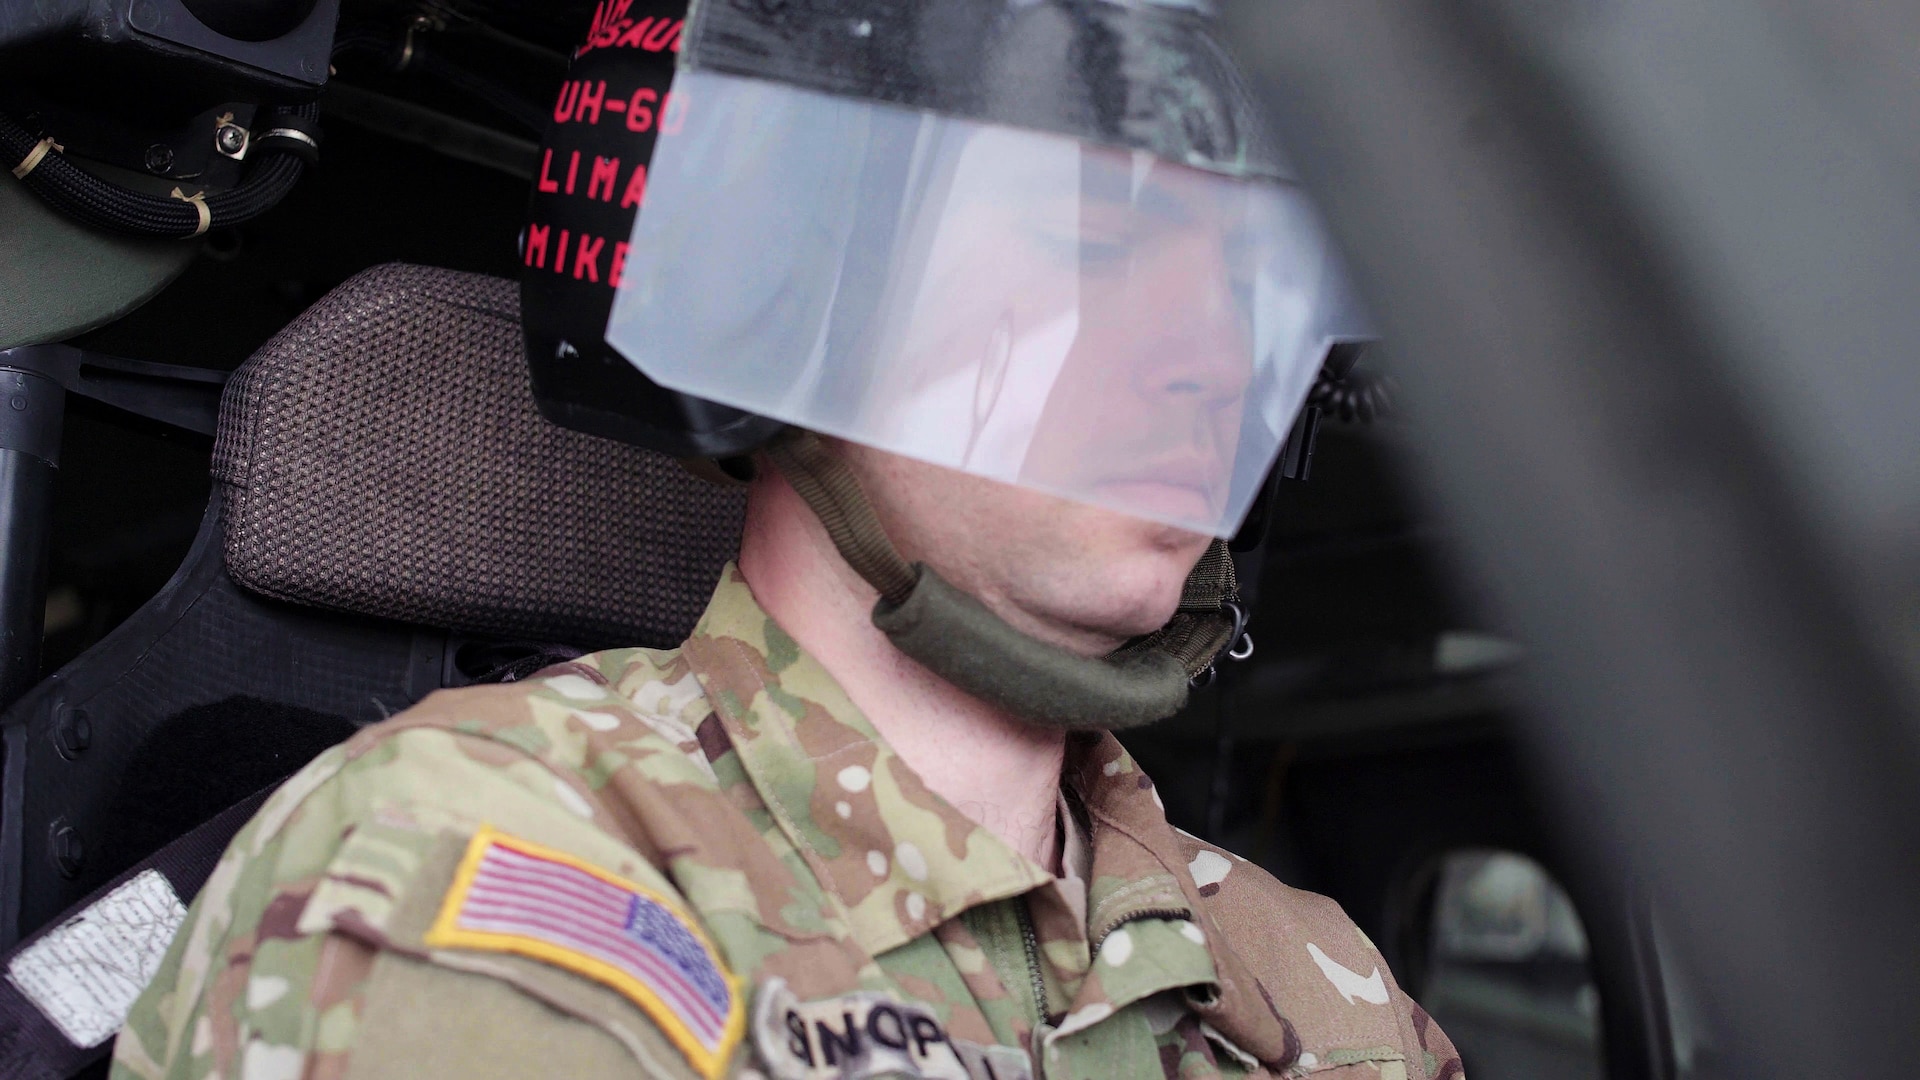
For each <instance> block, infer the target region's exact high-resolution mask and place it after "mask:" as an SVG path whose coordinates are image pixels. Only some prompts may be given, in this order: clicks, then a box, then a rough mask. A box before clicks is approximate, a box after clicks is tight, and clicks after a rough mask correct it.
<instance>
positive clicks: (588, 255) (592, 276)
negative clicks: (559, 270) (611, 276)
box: [573, 233, 607, 281]
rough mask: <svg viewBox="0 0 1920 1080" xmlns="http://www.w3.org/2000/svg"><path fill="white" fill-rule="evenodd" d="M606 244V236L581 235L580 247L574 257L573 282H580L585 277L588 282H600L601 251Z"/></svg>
mask: <svg viewBox="0 0 1920 1080" xmlns="http://www.w3.org/2000/svg"><path fill="white" fill-rule="evenodd" d="M606 242H607V238H606V237H604V236H589V235H588V234H586V233H581V234H580V246H579V247H578V248H577V249H575V251H574V255H573V280H575V281H579V280H581V278H582V277H583V276H584V277H585V279H586V280H588V281H599V280H600V249H601V248H602V247H604V246H605V245H606ZM583 271H584V275H583V273H582V272H583Z"/></svg>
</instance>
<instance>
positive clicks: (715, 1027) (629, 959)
mask: <svg viewBox="0 0 1920 1080" xmlns="http://www.w3.org/2000/svg"><path fill="white" fill-rule="evenodd" d="M425 942H426V944H427V946H428V947H430V948H436V949H482V950H486V951H490V952H506V953H515V954H518V955H520V956H526V957H530V958H532V959H535V960H541V961H544V962H546V963H549V964H553V965H555V966H557V967H562V968H565V969H567V970H568V971H572V972H574V973H575V974H578V975H583V976H586V977H587V978H589V979H592V980H594V981H595V982H598V983H601V984H602V985H605V986H607V987H610V988H611V989H613V990H615V991H618V992H619V993H620V994H622V995H623V996H625V997H626V998H628V999H629V1000H631V1001H632V1002H633V1003H634V1004H636V1005H638V1006H640V1008H641V1009H643V1010H645V1012H646V1013H647V1015H648V1016H649V1017H651V1018H652V1019H653V1022H654V1023H655V1024H656V1025H658V1026H659V1028H660V1030H661V1031H662V1032H663V1033H664V1034H665V1035H666V1036H667V1037H668V1038H669V1039H670V1040H672V1042H673V1044H674V1045H675V1046H676V1047H678V1048H679V1049H680V1052H681V1053H683V1054H685V1055H686V1056H687V1060H688V1061H689V1062H691V1063H692V1064H693V1067H694V1068H696V1069H698V1070H699V1071H700V1073H701V1074H702V1075H704V1076H707V1077H718V1076H719V1075H720V1074H721V1073H722V1072H723V1071H724V1070H725V1069H726V1064H727V1058H728V1057H729V1056H730V1055H731V1054H732V1053H733V1048H734V1046H735V1045H736V1044H738V1043H739V1041H740V1037H741V1034H742V1033H743V1031H744V1029H745V1018H746V1010H745V1008H744V1007H743V1005H742V1003H741V1001H740V989H739V985H738V983H737V981H736V980H735V979H734V978H733V976H732V975H731V974H729V973H728V971H727V969H726V968H725V967H724V966H723V965H722V964H721V963H720V957H719V954H718V953H717V952H716V951H715V949H714V947H713V943H712V942H710V941H708V940H707V936H706V935H705V934H704V933H702V932H701V930H700V928H699V926H697V925H695V924H694V922H693V920H692V919H690V918H688V917H687V916H686V915H684V914H682V913H681V911H680V908H679V905H678V903H677V902H676V901H674V900H672V899H670V898H668V897H666V896H663V895H661V894H660V893H658V892H655V891H654V890H652V889H649V888H647V887H646V886H644V885H640V884H638V883H636V882H632V881H628V880H626V879H625V878H622V877H619V876H617V875H615V874H611V873H609V872H607V871H605V870H602V869H600V868H599V867H597V866H594V865H593V864H591V863H589V862H586V861H585V860H583V859H579V858H576V857H574V856H572V855H568V854H566V853H565V852H561V851H555V850H553V849H552V848H548V847H542V846H541V845H539V844H534V843H530V842H528V841H525V840H521V839H519V838H517V837H513V836H508V835H506V834H505V833H502V832H499V831H497V830H495V829H491V828H482V829H481V830H480V831H479V832H478V833H475V834H474V837H473V840H472V842H471V843H469V844H468V845H467V853H466V856H465V857H464V858H463V859H462V860H461V862H460V870H459V872H458V873H457V874H455V875H454V879H453V887H452V888H451V889H449V890H448V891H447V898H446V900H445V902H444V903H443V904H442V905H441V908H440V914H439V917H438V918H436V919H435V920H434V923H433V927H432V928H431V929H430V930H428V931H427V934H426V938H425Z"/></svg>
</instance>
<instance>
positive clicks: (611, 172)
mask: <svg viewBox="0 0 1920 1080" xmlns="http://www.w3.org/2000/svg"><path fill="white" fill-rule="evenodd" d="M619 180H620V159H619V158H617V157H616V158H603V157H600V156H598V155H595V156H594V159H593V175H592V176H589V177H587V198H589V199H599V200H600V201H601V202H612V201H613V189H614V185H615V184H617V183H618V182H619Z"/></svg>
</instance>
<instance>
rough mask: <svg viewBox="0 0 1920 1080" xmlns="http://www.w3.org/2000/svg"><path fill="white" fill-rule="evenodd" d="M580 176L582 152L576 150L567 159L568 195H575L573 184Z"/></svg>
mask: <svg viewBox="0 0 1920 1080" xmlns="http://www.w3.org/2000/svg"><path fill="white" fill-rule="evenodd" d="M579 176H580V151H578V150H575V151H574V152H573V156H572V157H570V158H568V159H567V194H569V195H571V194H573V182H574V180H576V179H578V178H579Z"/></svg>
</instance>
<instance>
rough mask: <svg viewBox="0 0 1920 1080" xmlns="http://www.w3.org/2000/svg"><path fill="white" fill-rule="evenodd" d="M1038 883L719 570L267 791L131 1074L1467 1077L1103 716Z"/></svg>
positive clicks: (183, 950)
mask: <svg viewBox="0 0 1920 1080" xmlns="http://www.w3.org/2000/svg"><path fill="white" fill-rule="evenodd" d="M1063 788H1064V790H1065V791H1066V793H1067V798H1066V799H1064V800H1063V805H1064V804H1066V803H1071V804H1072V805H1073V807H1074V809H1075V813H1076V816H1077V818H1078V821H1079V827H1078V829H1076V830H1074V832H1075V833H1077V834H1079V835H1082V836H1083V837H1084V847H1085V850H1084V852H1082V853H1079V854H1078V855H1077V856H1075V857H1070V858H1069V859H1068V860H1067V861H1068V862H1069V864H1073V863H1078V864H1080V865H1081V866H1082V868H1083V870H1082V873H1081V874H1080V875H1078V876H1069V877H1064V878H1055V877H1054V876H1053V875H1052V874H1050V873H1048V872H1047V871H1045V870H1043V869H1042V868H1040V867H1039V866H1036V865H1035V864H1033V863H1032V862H1031V861H1029V860H1028V859H1026V858H1024V857H1022V856H1021V855H1019V854H1017V853H1016V852H1015V851H1013V850H1012V849H1011V848H1010V847H1009V846H1007V845H1006V844H1005V843H1003V842H1002V841H1000V840H999V839H998V838H996V837H995V836H994V835H993V834H992V833H990V832H989V831H988V830H986V829H984V828H982V827H980V826H978V825H976V824H974V823H973V822H972V821H970V820H969V819H967V818H966V817H964V816H963V815H962V814H961V813H960V812H959V811H957V810H956V809H954V808H953V807H952V806H951V805H949V804H948V803H946V802H945V801H943V800H942V799H941V798H940V797H939V796H937V795H935V794H933V793H932V792H931V791H929V790H928V789H927V788H926V787H925V786H924V785H923V784H922V783H921V781H920V779H919V778H918V777H917V776H915V774H914V773H913V772H912V771H911V770H909V769H908V768H907V767H906V765H905V764H904V763H903V762H902V761H901V759H900V758H898V757H897V756H895V755H894V753H893V752H892V751H890V750H889V749H888V748H887V746H886V744H885V743H884V742H882V741H881V740H880V738H879V736H878V735H877V733H876V732H875V731H874V729H873V728H872V727H871V726H870V724H869V723H868V722H867V720H866V719H865V718H864V717H862V716H861V715H860V713H859V712H858V710H856V709H855V708H854V707H853V705H852V703H851V702H850V701H849V700H848V699H847V697H846V696H845V694H844V692H843V691H842V690H841V689H840V688H839V687H838V685H836V684H835V683H834V681H833V680H832V679H831V678H830V677H829V676H828V675H827V673H826V671H825V670H824V669H823V668H821V667H820V666H819V665H818V664H817V663H816V662H814V661H813V660H811V659H810V658H808V657H807V656H804V655H802V654H801V652H800V651H799V649H798V648H797V647H796V645H795V644H794V642H793V640H792V639H791V638H790V637H788V636H787V635H786V634H785V633H784V632H782V631H781V630H780V628H779V627H778V626H776V625H774V623H773V621H772V620H771V619H769V618H768V617H767V615H766V614H765V613H764V612H763V611H762V610H761V609H760V608H759V606H758V605H757V604H756V603H755V602H754V600H753V597H752V595H751V594H750V593H749V592H748V590H747V587H746V585H745V583H744V582H743V581H742V580H741V579H740V577H739V575H738V573H737V571H735V570H733V569H732V568H729V569H728V571H727V574H726V577H725V579H724V580H723V581H722V583H721V585H720V586H719V589H718V591H717V592H716V594H715V596H714V599H713V602H712V604H711V605H710V606H709V608H708V609H707V612H706V614H705V616H704V617H703V618H702V620H701V622H700V625H699V627H698V628H697V629H696V630H695V632H694V634H693V636H692V637H691V638H690V639H689V640H688V641H687V642H686V643H685V644H684V645H683V646H682V647H681V648H679V649H677V650H672V651H652V650H622V651H614V652H606V653H600V654H597V655H594V656H590V657H586V658H584V659H582V660H579V661H575V662H573V663H570V664H566V665H563V666H561V667H558V668H551V669H548V670H547V671H545V672H542V673H541V674H540V675H538V676H536V677H534V678H532V679H529V680H527V681H524V682H520V683H514V684H509V685H502V686H487V687H473V688H467V689H462V690H456V691H443V692H440V693H437V694H434V695H432V696H430V697H429V698H427V699H426V700H425V701H423V702H422V703H420V704H419V705H418V706H416V707H414V708H412V709H410V710H408V711H407V712H405V713H403V714H401V715H399V716H397V717H395V718H393V719H392V720H390V721H387V722H386V723H383V724H379V725H376V726H374V727H371V728H368V729H366V730H364V731H362V732H360V733H359V734H358V735H356V736H355V737H354V738H353V739H351V740H349V741H348V742H346V743H344V744H342V745H341V746H338V747H335V748H334V749H332V750H330V751H328V752H327V753H326V754H324V755H322V756H321V757H320V758H318V759H317V760H315V761H314V762H313V763H312V764H311V765H309V766H308V767H307V768H306V769H304V770H302V771H301V772H300V773H299V774H298V775H296V776H295V777H294V778H293V779H292V780H290V781H288V782H287V783H286V785H285V786H283V787H282V788H281V789H280V790H279V791H278V792H277V793H276V794H275V795H274V796H273V797H272V798H271V799H270V800H269V801H268V802H267V804H266V805H265V806H264V807H263V808H262V810H261V811H260V813H259V815H258V816H257V817H255V818H254V820H253V821H252V822H251V823H250V824H248V825H247V827H246V828H245V829H244V830H243V831H242V832H241V833H240V834H239V836H238V837H236V838H235V840H234V842H233V844H232V846H231V847H230V848H229V849H228V851H227V853H226V855H225V857H224V858H223V859H222V860H221V862H220V865H219V866H218V868H217V869H216V870H215V871H214V874H213V876H212V878H211V879H210V880H209V881H208V883H207V885H206V887H205V889H204V890H203V891H202V892H201V894H200V895H199V897H198V898H197V899H196V900H195V901H194V903H193V905H192V909H191V911H190V913H189V915H188V918H187V921H186V923H185V925H184V926H183V927H182V929H181V931H180V933H179V935H178V936H177V937H176V938H175V940H174V942H173V944H172V947H171V949H170V950H169V952H168V954H167V957H166V959H165V961H164V963H163V964H162V966H161V968H160V971H159V974H158V975H157V976H156V977H155V979H154V981H153V983H152V984H151V985H150V986H149V987H148V988H147V990H146V992H145V993H144V994H143V995H142V996H141V997H140V999H139V1001H138V1002H137V1003H136V1004H135V1006H134V1008H133V1012H132V1015H131V1016H130V1017H129V1019H128V1021H127V1024H126V1026H125V1028H124V1029H123V1030H122V1032H121V1034H120V1037H119V1040H118V1042H117V1044H116V1046H115V1050H114V1072H113V1075H114V1076H116V1077H120V1078H132V1077H142V1078H150V1080H151V1078H159V1077H180V1078H195V1080H199V1078H208V1077H220V1078H230V1080H288V1078H295V1077H308V1078H331V1077H352V1078H357V1080H359V1078H384V1077H419V1076H447V1077H463V1078H465V1077H510V1076H511V1077H520V1076H534V1075H539V1076H548V1075H551V1076H567V1077H574V1078H592V1077H611V1076H633V1075H662V1076H699V1077H705V1078H708V1080H712V1078H717V1077H720V1076H727V1075H731V1076H737V1077H754V1076H764V1077H769V1078H771V1080H813V1078H816V1077H819V1078H825V1077H864V1076H874V1075H882V1074H904V1075H909V1076H927V1077H947V1078H951V1080H1022V1078H1025V1077H1032V1076H1040V1077H1045V1078H1047V1080H1061V1078H1066V1077H1073V1078H1076V1080H1079V1078H1087V1077H1091V1078H1097V1080H1123V1078H1132V1077H1139V1078H1160V1077H1169V1078H1171V1077H1176V1076H1179V1077H1206V1076H1213V1075H1220V1074H1224V1075H1242V1074H1248V1075H1267V1074H1271V1075H1277V1076H1287V1077H1302V1076H1315V1077H1325V1078H1326V1080H1348V1078H1353V1080H1362V1078H1364V1080H1407V1078H1411V1080H1458V1078H1459V1077H1460V1076H1461V1075H1462V1074H1461V1068H1460V1063H1459V1060H1458V1058H1457V1056H1456V1055H1455V1053H1454V1050H1453V1048H1452V1046H1451V1044H1449V1043H1448V1041H1447V1039H1446V1037H1445V1036H1444V1035H1442V1034H1441V1032H1440V1031H1439V1029H1438V1028H1437V1027H1436V1026H1435V1025H1434V1024H1433V1023H1432V1022H1431V1021H1430V1020H1429V1019H1428V1017H1427V1015H1426V1014H1425V1013H1424V1012H1422V1011H1421V1010H1420V1008H1419V1006H1417V1005H1415V1004H1414V1003H1413V1002H1412V1001H1411V1000H1409V999H1408V998H1407V997H1406V996H1405V995H1404V994H1403V993H1401V991H1400V990H1399V989H1398V987H1396V986H1395V985H1394V982H1393V980H1392V978H1391V976H1390V975H1389V973H1388V972H1387V969H1386V965H1385V963H1384V962H1383V961H1382V959H1381V957H1380V954H1379V953H1378V952H1376V951H1375V949H1374V947H1373V945H1372V944H1371V943H1369V942H1368V941H1367V939H1366V938H1365V937H1364V936H1363V935H1362V934H1361V932H1360V931H1359V929H1358V928H1356V927H1355V926H1354V925H1353V923H1352V922H1350V921H1349V920H1348V919H1347V918H1346V916H1345V915H1344V914H1342V913H1341V911H1340V910H1339V908H1338V907H1337V906H1336V905H1334V904H1333V903H1332V902H1331V901H1328V900H1326V899H1324V898H1322V897H1318V896H1314V895H1311V894H1308V893H1303V892H1299V891H1296V890H1293V889H1290V888H1288V887H1286V886H1284V885H1281V884H1280V883H1278V882H1276V881H1275V880H1273V878H1271V877H1269V876H1268V875H1267V874H1265V873H1264V872H1262V871H1261V870H1260V869H1259V868H1257V867H1255V866H1253V865H1251V864H1249V863H1246V862H1243V861H1241V860H1240V859H1238V858H1236V857H1235V856H1233V855H1231V854H1229V853H1227V852H1224V851H1221V850H1220V849H1218V848H1215V847H1212V846H1210V845H1208V844H1205V843H1202V842H1200V841H1199V840H1196V839H1194V838H1193V837H1191V836H1188V835H1186V834H1184V833H1181V832H1178V831H1177V830H1175V829H1173V828H1172V827H1171V826H1169V825H1168V824H1167V821H1166V817H1165V814H1164V811H1163V810H1162V807H1161V804H1160V799H1159V796H1158V795H1157V794H1156V793H1155V791H1154V787H1153V784H1152V783H1151V782H1150V781H1149V780H1148V778H1147V777H1146V776H1145V775H1144V774H1142V773H1141V772H1140V771H1139V770H1138V769H1137V768H1136V767H1135V765H1134V763H1133V761H1132V759H1131V758H1129V757H1128V756H1127V754H1126V752H1125V751H1124V750H1123V749H1122V748H1121V746H1120V744H1119V743H1118V742H1117V741H1115V740H1114V739H1113V737H1112V736H1110V735H1100V736H1087V737H1076V738H1075V740H1074V741H1073V744H1072V746H1071V747H1070V749H1069V755H1068V764H1067V770H1066V775H1065V778H1064V784H1063Z"/></svg>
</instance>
